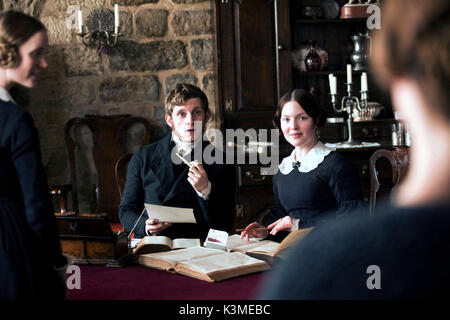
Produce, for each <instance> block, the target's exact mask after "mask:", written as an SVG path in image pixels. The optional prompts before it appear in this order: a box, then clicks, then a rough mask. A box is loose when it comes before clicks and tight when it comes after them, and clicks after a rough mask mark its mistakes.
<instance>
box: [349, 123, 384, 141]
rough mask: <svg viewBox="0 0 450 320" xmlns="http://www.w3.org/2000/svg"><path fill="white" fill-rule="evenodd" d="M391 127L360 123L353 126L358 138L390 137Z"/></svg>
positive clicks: (354, 133)
mask: <svg viewBox="0 0 450 320" xmlns="http://www.w3.org/2000/svg"><path fill="white" fill-rule="evenodd" d="M390 135H391V128H390V126H388V125H384V124H383V125H363V124H362V123H358V124H356V125H355V126H354V127H353V136H354V137H355V138H356V139H364V138H388V137H390Z"/></svg>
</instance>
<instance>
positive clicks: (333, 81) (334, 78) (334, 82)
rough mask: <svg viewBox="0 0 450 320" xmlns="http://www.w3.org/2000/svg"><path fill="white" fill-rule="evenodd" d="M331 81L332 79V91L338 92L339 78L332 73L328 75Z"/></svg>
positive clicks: (333, 92)
mask: <svg viewBox="0 0 450 320" xmlns="http://www.w3.org/2000/svg"><path fill="white" fill-rule="evenodd" d="M328 78H329V81H330V93H331V94H336V93H337V80H336V77H335V76H334V75H333V74H332V73H330V74H329V75H328Z"/></svg>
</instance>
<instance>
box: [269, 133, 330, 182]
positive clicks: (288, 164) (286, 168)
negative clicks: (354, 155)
mask: <svg viewBox="0 0 450 320" xmlns="http://www.w3.org/2000/svg"><path fill="white" fill-rule="evenodd" d="M334 150H336V149H335V148H329V147H327V146H325V145H324V144H323V143H322V142H320V141H318V142H317V143H316V145H315V146H314V147H313V148H312V149H311V150H310V151H309V152H308V154H307V155H306V157H305V158H304V159H303V161H301V164H300V167H298V171H300V172H305V173H306V172H309V171H311V170H314V169H315V168H317V167H318V166H319V164H321V163H322V161H323V159H325V157H326V156H327V155H328V154H330V152H331V151H334ZM293 162H295V149H294V150H292V152H291V154H290V155H289V156H288V157H286V158H284V159H283V161H281V163H280V165H279V166H278V168H279V169H280V172H281V173H282V174H289V173H290V172H291V171H292V170H294V168H293V166H292V163H293Z"/></svg>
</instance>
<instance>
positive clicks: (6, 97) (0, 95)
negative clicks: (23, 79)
mask: <svg viewBox="0 0 450 320" xmlns="http://www.w3.org/2000/svg"><path fill="white" fill-rule="evenodd" d="M0 100H3V101H5V102H9V101H11V102H14V103H16V102H15V101H14V99H13V98H12V97H11V94H10V93H9V91H8V90H6V89H5V88H2V87H0Z"/></svg>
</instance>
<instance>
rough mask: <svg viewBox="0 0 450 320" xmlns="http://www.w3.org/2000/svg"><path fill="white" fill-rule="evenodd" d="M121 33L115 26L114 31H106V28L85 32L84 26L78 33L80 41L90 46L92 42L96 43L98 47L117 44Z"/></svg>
mask: <svg viewBox="0 0 450 320" xmlns="http://www.w3.org/2000/svg"><path fill="white" fill-rule="evenodd" d="M121 35H122V33H121V32H120V28H119V27H117V28H115V30H114V32H108V31H106V30H94V31H92V32H85V28H84V27H83V28H82V32H80V33H78V36H80V37H81V41H82V42H83V44H84V45H85V46H88V47H90V46H91V45H93V44H94V43H97V44H98V47H99V48H105V47H110V48H113V47H115V46H116V45H117V39H118V38H119V37H120V36H121Z"/></svg>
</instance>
